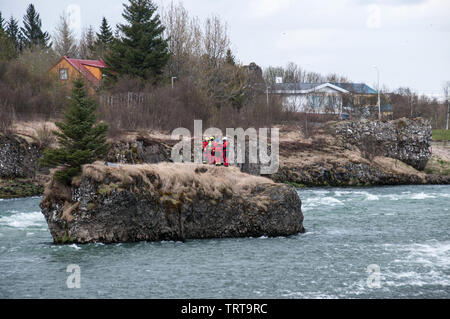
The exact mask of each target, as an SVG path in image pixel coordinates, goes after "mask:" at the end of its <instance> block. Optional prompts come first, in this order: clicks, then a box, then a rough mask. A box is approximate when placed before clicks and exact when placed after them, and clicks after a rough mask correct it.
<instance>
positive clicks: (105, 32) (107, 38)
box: [96, 17, 114, 46]
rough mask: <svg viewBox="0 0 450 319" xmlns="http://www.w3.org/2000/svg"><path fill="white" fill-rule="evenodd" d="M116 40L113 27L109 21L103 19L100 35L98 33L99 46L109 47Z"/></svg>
mask: <svg viewBox="0 0 450 319" xmlns="http://www.w3.org/2000/svg"><path fill="white" fill-rule="evenodd" d="M113 40H114V37H113V33H112V30H111V27H110V26H109V24H108V20H106V18H105V17H103V20H102V25H101V26H100V33H97V41H96V43H97V44H102V45H104V46H108V45H110V44H111V42H112V41H113Z"/></svg>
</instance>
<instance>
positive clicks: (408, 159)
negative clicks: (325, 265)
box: [0, 118, 450, 198]
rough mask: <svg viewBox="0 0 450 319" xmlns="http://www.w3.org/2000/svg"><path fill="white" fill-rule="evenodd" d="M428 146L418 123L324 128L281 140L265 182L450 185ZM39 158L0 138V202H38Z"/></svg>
mask: <svg viewBox="0 0 450 319" xmlns="http://www.w3.org/2000/svg"><path fill="white" fill-rule="evenodd" d="M288 134H291V133H290V132H288ZM281 137H283V135H281ZM174 143H175V141H171V140H167V139H164V138H155V137H142V136H134V137H132V138H127V139H118V140H116V141H113V142H111V149H110V152H109V153H108V155H107V157H106V158H105V161H109V162H114V163H121V164H145V163H160V162H169V161H170V156H171V148H172V146H173V145H174ZM431 143H432V141H431V126H430V125H429V123H427V122H426V121H425V120H423V119H421V118H418V119H399V120H395V121H367V120H362V121H345V122H333V123H327V124H326V125H325V126H324V127H323V128H322V129H321V131H320V132H319V133H318V135H317V136H315V137H314V138H308V139H307V138H304V137H303V136H301V135H298V136H296V137H295V138H293V139H291V140H289V141H283V140H282V141H281V143H280V161H279V162H280V168H279V170H278V172H277V173H276V174H273V175H271V176H267V177H269V178H271V179H272V180H274V181H275V182H279V183H287V184H291V185H296V186H308V187H314V186H370V185H374V186H375V185H406V184H411V185H423V184H450V174H449V170H450V160H449V158H448V156H447V157H445V156H437V155H436V156H434V155H433V154H432V151H433V153H437V154H438V155H441V154H440V153H438V147H437V146H436V147H434V148H433V147H432V144H431ZM433 146H434V145H433ZM440 149H442V147H441V148H440ZM440 149H439V150H440ZM40 156H41V150H40V148H39V145H38V144H37V143H33V142H29V141H27V140H26V139H24V138H23V137H20V136H3V135H0V197H1V198H13V197H23V196H34V195H41V194H42V191H43V187H44V184H45V181H47V180H48V178H49V176H48V173H49V172H48V171H43V170H41V169H40V168H39V165H38V159H39V157H40ZM240 168H241V170H242V171H243V172H246V173H249V174H254V175H255V174H257V173H258V171H259V169H258V166H257V165H256V164H249V165H241V166H240Z"/></svg>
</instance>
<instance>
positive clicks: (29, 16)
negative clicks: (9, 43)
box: [21, 4, 51, 48]
mask: <svg viewBox="0 0 450 319" xmlns="http://www.w3.org/2000/svg"><path fill="white" fill-rule="evenodd" d="M23 25H24V27H23V28H21V30H22V34H23V40H24V46H25V47H27V48H31V47H34V46H41V47H49V46H51V45H50V43H49V42H50V36H49V34H48V33H47V32H43V31H42V21H41V18H40V17H39V13H37V11H36V9H35V8H34V5H33V4H30V5H29V6H28V8H27V13H26V14H25V16H24V17H23Z"/></svg>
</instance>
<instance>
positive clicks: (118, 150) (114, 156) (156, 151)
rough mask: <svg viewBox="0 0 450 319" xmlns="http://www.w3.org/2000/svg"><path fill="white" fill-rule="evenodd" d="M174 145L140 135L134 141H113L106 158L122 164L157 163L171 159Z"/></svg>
mask: <svg viewBox="0 0 450 319" xmlns="http://www.w3.org/2000/svg"><path fill="white" fill-rule="evenodd" d="M171 149H172V147H171V146H170V145H168V144H166V143H164V142H162V141H159V140H156V139H148V138H143V137H138V138H137V139H136V140H134V141H117V142H114V143H111V147H110V149H109V152H108V155H107V157H106V160H107V161H109V162H114V163H120V164H142V163H148V164H155V163H161V162H169V161H171V159H170V157H171Z"/></svg>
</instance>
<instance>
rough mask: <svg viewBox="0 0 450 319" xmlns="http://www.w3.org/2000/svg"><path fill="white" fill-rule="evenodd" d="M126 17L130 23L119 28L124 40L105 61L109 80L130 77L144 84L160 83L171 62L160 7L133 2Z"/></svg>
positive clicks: (139, 0)
mask: <svg viewBox="0 0 450 319" xmlns="http://www.w3.org/2000/svg"><path fill="white" fill-rule="evenodd" d="M124 7H125V10H124V13H123V14H122V16H123V17H124V18H125V20H126V21H127V22H128V23H127V24H120V25H118V29H119V31H120V34H121V38H120V39H117V40H115V41H113V43H112V46H111V50H110V51H109V53H108V54H107V56H106V58H105V62H106V64H107V65H108V69H106V74H107V76H108V77H109V78H110V79H111V78H113V79H116V78H117V77H119V76H123V75H128V76H131V77H139V78H142V79H144V80H148V79H158V78H159V77H160V76H161V75H162V72H163V68H164V67H165V66H166V64H167V62H168V60H169V52H168V44H167V41H166V40H165V39H164V38H163V32H164V29H165V28H164V26H163V25H162V24H161V20H160V17H159V15H158V14H157V13H156V10H157V7H156V5H155V4H154V3H153V2H152V1H151V0H129V4H128V5H126V4H124Z"/></svg>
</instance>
